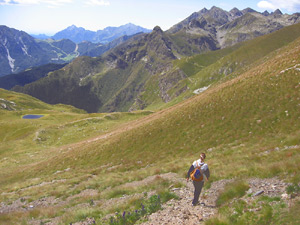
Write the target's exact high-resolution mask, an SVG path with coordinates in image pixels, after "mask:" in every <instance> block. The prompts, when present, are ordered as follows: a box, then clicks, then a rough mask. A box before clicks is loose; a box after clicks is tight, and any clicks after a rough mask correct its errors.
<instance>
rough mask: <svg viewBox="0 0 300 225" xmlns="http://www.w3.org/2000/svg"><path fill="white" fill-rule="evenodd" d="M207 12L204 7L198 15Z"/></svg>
mask: <svg viewBox="0 0 300 225" xmlns="http://www.w3.org/2000/svg"><path fill="white" fill-rule="evenodd" d="M207 11H208V9H207V8H205V7H204V8H203V9H201V10H200V11H199V12H200V13H206V12H207Z"/></svg>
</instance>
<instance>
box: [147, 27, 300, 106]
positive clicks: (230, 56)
mask: <svg viewBox="0 0 300 225" xmlns="http://www.w3.org/2000/svg"><path fill="white" fill-rule="evenodd" d="M299 36H300V24H295V25H292V26H288V27H285V28H283V29H281V30H279V31H277V32H274V33H271V34H268V35H265V36H261V37H258V38H256V39H253V40H250V41H247V42H244V43H239V44H237V45H235V46H233V47H229V48H225V49H221V50H218V51H212V52H208V53H204V54H200V55H196V56H192V57H188V58H182V59H180V60H176V61H174V63H173V64H174V67H173V69H172V70H170V72H169V73H168V74H166V76H170V77H171V76H172V74H173V73H174V71H178V70H181V71H183V72H184V73H185V74H186V76H187V78H186V79H183V80H182V81H180V82H179V83H178V84H177V85H175V86H174V87H173V88H172V89H170V90H169V91H168V93H169V95H170V96H172V101H171V102H169V103H168V104H164V103H163V102H162V101H161V100H160V99H158V97H155V96H154V95H153V94H152V92H151V90H153V89H152V88H148V87H147V86H146V91H145V93H144V94H143V98H144V99H146V102H149V103H150V106H149V107H148V109H153V108H157V107H162V108H166V107H169V106H170V105H173V104H175V103H178V102H180V101H182V100H183V99H185V98H187V97H190V96H192V95H193V94H192V92H193V91H194V90H195V89H198V88H201V87H205V86H209V85H212V84H215V83H217V82H220V80H221V82H223V80H222V79H231V78H232V77H234V76H238V75H240V74H242V73H243V72H245V71H247V70H249V69H250V68H251V67H253V66H255V65H258V64H260V63H262V61H265V60H266V58H265V56H267V55H268V54H270V53H272V52H273V51H275V50H276V49H279V48H281V47H283V46H285V45H287V44H288V43H290V42H292V41H293V40H295V39H297V38H298V37H299ZM270 57H272V56H270ZM254 63H255V64H254ZM155 82H156V80H155V78H152V79H151V80H150V82H148V84H147V85H148V86H149V87H153V86H154V85H155ZM184 86H186V87H188V89H187V91H185V92H183V93H182V94H181V95H179V96H178V97H177V95H174V93H176V92H178V91H179V90H180V89H182V88H183V87H184ZM151 102H153V103H152V104H151Z"/></svg>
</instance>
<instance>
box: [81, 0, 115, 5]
mask: <svg viewBox="0 0 300 225" xmlns="http://www.w3.org/2000/svg"><path fill="white" fill-rule="evenodd" d="M85 3H86V4H87V5H96V6H108V5H110V2H109V1H106V0H87V1H86V2H85Z"/></svg>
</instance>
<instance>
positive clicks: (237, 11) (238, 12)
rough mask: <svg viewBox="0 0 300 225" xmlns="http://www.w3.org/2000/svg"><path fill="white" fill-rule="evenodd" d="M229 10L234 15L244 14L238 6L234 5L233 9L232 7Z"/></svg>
mask: <svg viewBox="0 0 300 225" xmlns="http://www.w3.org/2000/svg"><path fill="white" fill-rule="evenodd" d="M229 12H230V14H231V15H233V16H242V15H243V13H242V12H241V11H240V10H239V9H238V8H236V7H234V8H233V9H231V10H230V11H229Z"/></svg>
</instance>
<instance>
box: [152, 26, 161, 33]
mask: <svg viewBox="0 0 300 225" xmlns="http://www.w3.org/2000/svg"><path fill="white" fill-rule="evenodd" d="M153 31H154V32H158V33H163V30H162V29H161V28H160V26H155V27H154V28H153Z"/></svg>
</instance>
